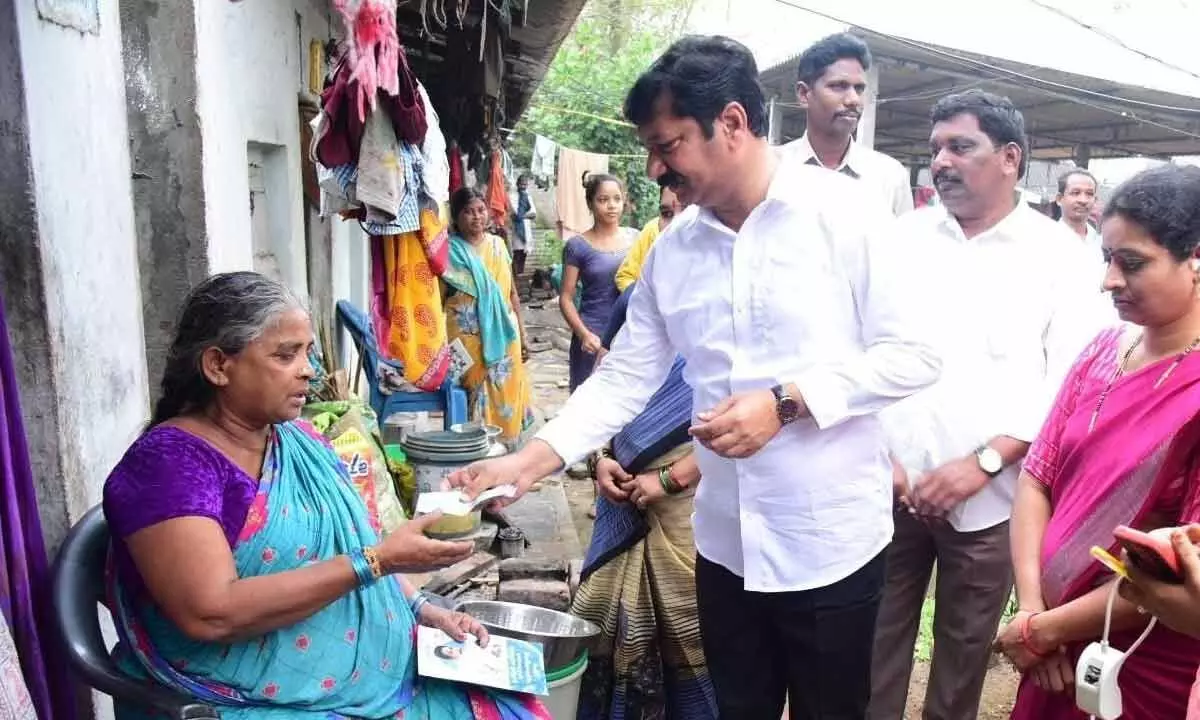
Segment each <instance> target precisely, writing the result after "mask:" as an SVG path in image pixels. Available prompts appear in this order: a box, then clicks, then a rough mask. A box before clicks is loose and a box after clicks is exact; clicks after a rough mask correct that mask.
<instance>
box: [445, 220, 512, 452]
mask: <svg viewBox="0 0 1200 720" xmlns="http://www.w3.org/2000/svg"><path fill="white" fill-rule="evenodd" d="M472 250H473V251H474V252H478V253H479V259H480V260H481V261H482V262H483V266H484V268H486V269H487V272H488V275H490V276H491V278H492V279H493V280H495V281H496V285H497V286H498V287H499V292H500V295H501V297H503V298H504V299H505V304H506V305H508V310H509V312H510V313H511V314H512V318H511V319H512V322H513V326H514V327H516V326H517V319H516V315H515V312H516V311H515V310H514V309H513V307H512V304H511V301H509V300H508V298H510V297H512V292H513V274H512V265H511V264H510V261H509V257H508V248H507V247H505V245H504V241H503V240H501V239H500V238H499V237H496V236H495V235H487V236H485V238H484V240H483V242H482V243H480V244H479V246H478V247H477V248H473V249H472ZM455 272H465V270H464V269H462V268H458V267H454V266H452V267H451V269H450V270H449V271H448V272H447V274H448V275H449V274H450V273H455ZM448 284H450V283H449V282H448ZM454 285H459V286H462V287H467V286H468V284H467V283H465V282H462V283H455V284H454ZM454 285H451V287H453V286H454ZM445 304H446V332H447V336H448V338H449V339H450V341H451V342H453V341H454V340H455V339H458V340H460V341H461V342H462V345H463V348H464V349H465V350H466V351H467V353H468V354H469V355H470V356H471V360H472V364H471V367H470V368H469V369H468V370H467V371H466V373H464V374H463V376H462V377H461V378H459V383H460V384H462V386H463V387H464V388H465V389H466V390H467V392H468V393H469V394H470V402H471V419H472V420H480V421H482V422H485V423H487V424H489V425H496V426H497V427H499V428H500V429H501V435H500V438H501V439H502V440H503V441H504V442H505V443H508V444H513V443H516V442H518V441H519V440H520V438H521V434H522V432H523V431H525V430H526V429H528V428H529V427H530V426H531V425H532V424H533V410H532V408H531V407H530V387H529V376H528V374H527V373H526V371H525V363H524V361H523V360H522V359H521V338H520V335H519V334H518V336H517V337H516V339H514V340H513V341H512V342H511V343H509V344H508V348H507V352H506V353H505V358H504V359H503V360H502V361H501V362H499V363H496V364H495V365H493V366H491V367H488V366H487V364H486V363H485V362H484V359H483V340H482V336H481V334H480V327H481V326H480V322H479V312H478V307H477V302H476V298H475V297H474V296H473V295H471V294H469V293H466V292H462V291H461V290H453V291H451V292H450V295H449V297H447V298H446V301H445Z"/></svg>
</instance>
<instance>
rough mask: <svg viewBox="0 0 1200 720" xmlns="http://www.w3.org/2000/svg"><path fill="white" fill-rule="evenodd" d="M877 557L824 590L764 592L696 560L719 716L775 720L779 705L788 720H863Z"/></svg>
mask: <svg viewBox="0 0 1200 720" xmlns="http://www.w3.org/2000/svg"><path fill="white" fill-rule="evenodd" d="M884 558H885V554H884V553H880V554H879V555H878V556H876V557H875V558H874V559H872V560H871V561H870V562H868V563H867V564H866V565H864V566H863V567H862V568H861V569H859V570H857V571H856V572H855V573H854V574H852V575H850V576H849V577H847V578H846V579H844V580H840V581H838V582H836V583H834V584H833V585H829V586H826V587H823V588H816V589H813V590H803V591H799V592H786V593H762V592H749V591H747V590H745V588H744V582H743V580H742V578H740V577H738V576H737V575H734V574H733V573H731V572H729V571H728V570H726V569H725V568H723V567H721V566H720V565H717V564H716V563H713V562H710V561H708V560H705V559H704V558H703V557H699V556H698V557H697V558H696V602H697V605H698V607H699V610H700V632H701V635H702V636H703V641H704V654H705V660H706V661H707V662H708V671H709V674H710V676H711V677H712V682H713V689H714V690H715V691H716V694H717V706H718V707H719V708H720V712H721V717H722V718H729V719H730V720H779V718H780V716H781V715H782V714H783V707H784V701H785V699H786V700H787V706H788V711H789V714H790V717H791V719H792V720H863V718H865V717H866V714H867V704H868V702H869V701H870V697H871V652H872V647H873V644H874V638H875V617H876V615H877V613H878V610H879V601H880V598H881V596H882V594H883V583H884V563H885V559H884Z"/></svg>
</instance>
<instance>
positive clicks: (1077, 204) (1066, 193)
mask: <svg viewBox="0 0 1200 720" xmlns="http://www.w3.org/2000/svg"><path fill="white" fill-rule="evenodd" d="M1098 189H1099V184H1098V183H1097V182H1096V176H1095V175H1093V174H1091V173H1090V172H1088V171H1087V170H1084V169H1083V168H1074V169H1072V170H1068V171H1066V172H1065V173H1063V174H1062V175H1059V176H1058V197H1057V198H1055V200H1056V202H1058V208H1059V210H1061V211H1062V223H1063V224H1064V225H1066V226H1067V227H1069V228H1071V230H1073V231H1074V232H1075V234H1076V235H1078V236H1079V238H1080V239H1081V240H1083V244H1084V245H1086V246H1087V248H1088V249H1089V250H1091V251H1093V252H1094V253H1095V255H1096V256H1097V259H1099V255H1100V233H1099V231H1097V230H1096V228H1094V227H1092V223H1091V219H1092V208H1094V207H1096V191H1097V190H1098Z"/></svg>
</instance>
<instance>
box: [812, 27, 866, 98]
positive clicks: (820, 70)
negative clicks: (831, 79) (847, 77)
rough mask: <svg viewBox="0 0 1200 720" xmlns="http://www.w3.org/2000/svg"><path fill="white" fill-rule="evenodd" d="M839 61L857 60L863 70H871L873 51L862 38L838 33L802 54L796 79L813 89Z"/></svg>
mask: <svg viewBox="0 0 1200 720" xmlns="http://www.w3.org/2000/svg"><path fill="white" fill-rule="evenodd" d="M838 60H857V61H858V64H859V65H862V69H863V70H870V69H871V50H870V49H869V48H868V47H867V44H866V43H865V42H863V41H862V40H861V39H860V38H857V37H855V36H853V35H851V34H850V33H837V34H834V35H830V36H828V37H824V38H821V39H820V40H818V41H817V42H815V43H813V44H812V45H809V46H808V49H807V50H805V51H804V52H803V53H801V54H800V60H799V61H798V62H797V63H796V77H797V79H799V80H800V82H802V83H804V84H805V85H808V86H809V87H812V86H813V85H814V84H815V83H816V82H817V80H820V79H821V76H822V75H824V74H825V70H826V69H827V68H828V67H829V66H830V65H832V64H834V63H835V62H837V61H838Z"/></svg>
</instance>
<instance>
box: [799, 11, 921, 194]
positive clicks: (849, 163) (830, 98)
mask: <svg viewBox="0 0 1200 720" xmlns="http://www.w3.org/2000/svg"><path fill="white" fill-rule="evenodd" d="M870 69H871V52H870V50H869V49H868V48H867V45H866V43H864V42H863V41H862V40H860V39H859V38H857V37H855V36H853V35H851V34H849V33H838V34H836V35H830V36H829V37H827V38H825V39H823V40H820V41H818V42H817V43H816V44H814V45H812V46H811V47H809V48H808V49H807V50H805V51H804V53H803V54H802V55H801V56H800V61H799V63H798V64H797V74H798V76H799V81H798V82H797V83H796V101H797V102H798V103H799V104H800V107H802V108H804V110H805V113H806V116H807V122H806V125H805V128H804V135H803V136H801V138H800V139H799V140H795V141H793V142H790V143H788V144H787V145H785V146H784V151H785V152H789V153H794V154H795V156H796V157H797V158H798V159H799V160H800V161H801V162H807V163H809V164H810V165H819V166H820V167H825V168H829V169H831V170H836V171H838V172H840V173H842V174H844V175H848V176H849V177H852V178H854V179H856V180H858V181H859V183H860V185H861V186H862V187H863V189H864V190H865V192H864V193H863V195H864V196H865V197H867V198H868V199H870V200H879V201H880V202H882V203H883V204H884V207H886V208H887V210H888V211H890V212H891V213H892V214H893V215H901V214H903V213H906V212H908V211H909V210H912V209H913V197H912V188H911V187H909V184H908V171H907V170H905V169H904V166H903V165H901V164H900V163H899V162H897V161H896V160H895V159H894V158H891V157H888V156H887V155H884V154H883V153H881V152H877V151H875V150H873V149H872V148H869V147H866V146H864V145H860V144H858V143H856V142H854V131H855V130H856V129H857V128H858V121H859V119H860V118H861V117H862V113H863V105H864V103H865V102H866V95H867V71H868V70H870Z"/></svg>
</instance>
